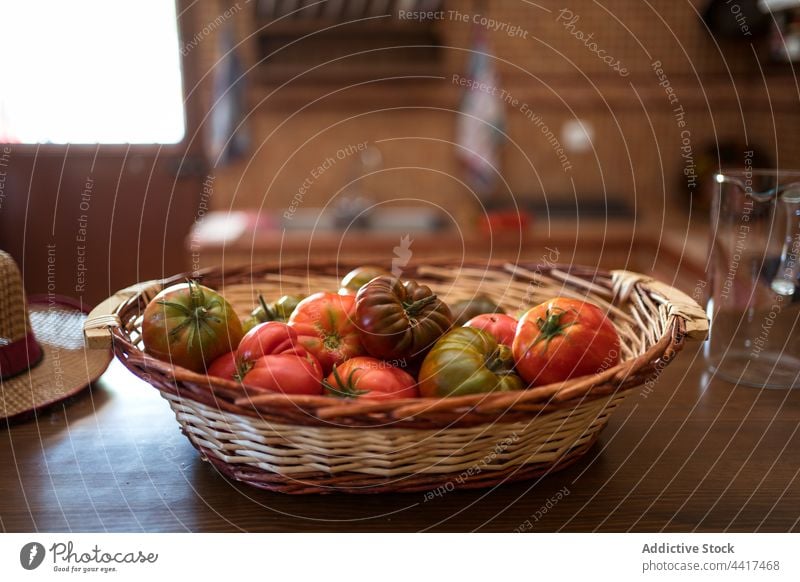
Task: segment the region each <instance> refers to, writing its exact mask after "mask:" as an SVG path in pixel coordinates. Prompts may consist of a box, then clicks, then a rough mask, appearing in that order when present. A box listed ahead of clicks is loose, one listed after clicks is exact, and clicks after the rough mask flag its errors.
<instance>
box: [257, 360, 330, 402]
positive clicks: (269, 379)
mask: <svg viewBox="0 0 800 582" xmlns="http://www.w3.org/2000/svg"><path fill="white" fill-rule="evenodd" d="M242 382H243V383H244V384H245V385H246V386H253V387H256V388H262V389H264V390H268V391H270V392H283V393H284V394H322V370H321V369H320V366H319V362H317V360H316V358H314V356H311V355H309V354H306V355H304V356H301V355H297V354H292V353H286V354H274V355H269V356H264V357H262V358H259V359H257V360H256V362H255V364H254V365H253V367H252V368H251V369H250V371H249V372H247V373H246V374H245V375H244V378H243V379H242Z"/></svg>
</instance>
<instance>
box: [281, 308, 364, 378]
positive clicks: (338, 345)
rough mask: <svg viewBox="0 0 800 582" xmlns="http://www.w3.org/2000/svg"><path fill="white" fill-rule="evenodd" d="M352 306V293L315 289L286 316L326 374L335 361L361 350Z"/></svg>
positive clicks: (304, 345)
mask: <svg viewBox="0 0 800 582" xmlns="http://www.w3.org/2000/svg"><path fill="white" fill-rule="evenodd" d="M354 309H355V298H354V297H353V296H352V295H337V294H336V293H315V294H314V295H311V296H309V297H306V298H305V299H303V300H302V301H301V302H300V303H299V304H298V305H297V307H296V308H295V310H294V312H293V313H292V316H291V317H290V318H289V325H290V326H291V327H292V328H293V329H294V330H295V331H296V332H297V335H298V336H299V343H300V345H302V346H303V347H304V348H305V349H306V350H308V352H309V353H310V354H311V355H313V356H314V357H315V358H317V360H319V363H320V365H321V366H322V370H323V372H324V373H325V374H328V373H330V371H331V370H332V369H333V366H334V364H339V363H341V362H343V361H345V360H346V359H348V358H352V357H354V356H359V355H361V354H363V353H364V348H363V347H362V345H361V338H360V337H359V334H358V330H357V328H356V325H355V321H354V320H353V311H354Z"/></svg>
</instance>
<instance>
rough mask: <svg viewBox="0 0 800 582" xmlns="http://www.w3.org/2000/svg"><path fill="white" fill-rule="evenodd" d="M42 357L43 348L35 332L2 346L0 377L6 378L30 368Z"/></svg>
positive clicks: (0, 351) (0, 352) (0, 350)
mask: <svg viewBox="0 0 800 582" xmlns="http://www.w3.org/2000/svg"><path fill="white" fill-rule="evenodd" d="M41 359H42V348H41V347H40V346H39V343H38V342H37V341H36V337H35V336H34V335H33V332H30V333H29V334H28V335H26V336H25V337H23V338H22V339H19V340H17V341H15V342H11V343H10V344H6V345H2V346H0V379H2V380H6V379H8V378H11V377H12V376H16V375H17V374H21V373H22V372H25V371H26V370H30V369H31V368H32V367H33V366H35V365H36V364H38V363H39V360H41Z"/></svg>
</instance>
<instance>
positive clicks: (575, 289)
mask: <svg viewBox="0 0 800 582" xmlns="http://www.w3.org/2000/svg"><path fill="white" fill-rule="evenodd" d="M356 266H357V265H356V264H348V263H346V262H341V261H340V262H338V263H336V264H302V265H294V266H286V265H283V266H281V267H280V269H279V268H278V267H276V266H264V267H259V268H247V269H230V270H227V271H221V270H219V269H211V270H207V271H205V272H203V273H201V275H200V277H199V280H201V281H202V282H203V283H204V284H206V285H208V286H210V287H212V288H215V289H218V290H219V291H221V292H222V293H223V295H224V296H225V297H226V298H227V299H228V300H229V301H230V302H231V303H232V304H233V305H234V307H235V308H236V309H237V311H238V312H239V313H240V315H242V316H244V315H246V314H247V313H248V312H249V310H250V309H251V308H252V306H253V305H255V303H256V297H257V294H258V293H259V292H260V293H262V294H264V295H265V296H278V295H283V294H287V293H294V292H297V293H311V292H314V291H319V290H335V289H336V288H337V287H338V281H339V278H340V277H341V275H342V274H343V273H346V272H347V271H348V270H350V269H351V268H354V267H356ZM403 277H406V278H414V279H416V280H417V281H420V282H422V283H425V284H427V285H429V286H430V287H431V288H432V289H433V290H434V291H435V292H436V293H437V294H439V296H440V297H442V298H443V299H444V300H445V301H448V302H450V301H456V300H458V299H461V298H465V297H470V296H472V295H474V294H475V293H476V292H478V291H480V292H482V293H485V294H486V295H488V296H490V297H491V298H492V299H494V300H495V301H496V302H498V303H500V304H501V305H503V306H504V307H505V308H506V309H507V310H508V312H509V313H512V314H515V313H517V312H518V311H519V310H520V309H522V308H526V307H528V306H532V305H534V304H536V303H539V302H541V301H543V300H545V299H548V298H551V297H554V296H567V297H576V298H586V299H588V300H590V301H592V302H594V303H596V304H598V305H600V306H601V307H603V308H604V309H605V310H607V313H608V314H609V316H610V318H611V320H612V321H613V322H614V325H615V326H616V327H617V330H618V332H619V334H620V337H621V340H622V341H621V344H622V346H621V348H622V363H621V364H619V365H617V366H615V367H613V368H610V369H608V370H605V371H602V372H600V373H598V374H595V375H592V376H586V377H582V378H576V379H573V380H570V381H567V382H564V383H561V384H553V385H548V386H539V387H536V388H532V389H528V390H524V391H519V392H507V393H495V394H492V393H489V394H477V395H470V396H462V397H454V398H442V399H437V398H417V399H405V400H395V401H389V402H369V401H364V400H362V401H359V400H342V399H339V398H334V397H330V396H289V395H284V394H269V395H263V394H261V395H258V396H254V397H252V398H251V397H249V396H248V395H247V394H246V393H245V391H244V390H243V388H242V387H241V386H240V385H239V384H237V383H236V382H232V381H226V380H222V379H218V378H209V377H207V376H204V375H200V374H195V373H193V372H190V371H188V370H186V369H184V368H180V367H176V366H172V365H170V364H169V363H166V362H162V361H159V360H157V359H155V358H152V357H150V356H148V355H146V354H145V353H143V351H142V344H141V319H142V318H141V315H142V313H143V311H144V307H145V306H146V304H147V303H148V302H149V300H150V299H152V298H153V297H154V296H155V295H156V293H158V292H159V291H160V290H161V289H162V288H164V287H166V286H168V285H171V284H173V283H175V282H179V281H181V280H183V279H184V276H183V275H181V276H177V277H173V278H171V279H168V280H163V281H151V282H147V283H142V284H139V285H136V286H134V287H131V288H128V289H125V290H123V291H120V292H118V293H117V294H115V295H114V296H113V297H110V298H109V299H107V300H106V301H104V302H103V303H102V304H101V305H99V306H98V307H97V308H96V309H95V310H94V311H93V312H92V314H91V315H90V317H89V319H88V320H87V322H86V325H85V335H86V338H87V341H88V342H89V344H90V345H91V346H100V345H108V342H110V341H112V338H113V346H114V351H115V353H116V355H117V356H118V357H119V358H120V360H121V361H122V362H123V363H124V364H125V366H127V367H128V369H129V370H131V371H132V372H133V373H134V374H136V375H137V376H139V377H140V378H143V379H145V380H146V381H147V382H149V383H150V384H152V385H153V386H155V387H156V388H157V389H158V390H159V391H160V392H161V394H162V395H163V396H164V398H166V399H167V401H168V402H169V404H170V406H171V407H172V409H173V411H174V412H175V415H176V417H177V420H178V422H179V423H180V425H181V427H182V429H183V432H184V433H185V434H186V436H187V437H188V438H189V440H190V441H191V442H192V444H193V445H194V446H195V447H197V449H198V450H199V451H200V452H201V454H202V456H203V458H204V459H207V460H208V461H210V462H211V463H212V464H213V465H214V466H215V467H217V468H218V469H219V470H220V471H221V472H222V473H224V474H225V475H227V476H229V477H231V478H233V479H236V480H239V481H243V482H246V483H249V484H251V485H254V486H256V487H261V488H264V489H271V490H275V491H281V492H285V493H325V492H342V491H345V492H351V493H376V492H383V491H421V490H436V489H437V488H444V489H446V490H450V489H454V488H458V487H484V486H490V485H494V484H497V483H500V482H505V481H514V480H519V479H529V478H532V477H536V476H541V475H543V474H545V473H549V472H552V471H555V470H558V469H560V468H563V467H565V466H567V465H569V464H570V463H572V462H574V461H575V460H576V459H578V458H579V457H580V456H581V455H582V454H583V453H585V452H586V451H587V450H588V449H589V447H591V446H592V444H593V443H594V441H595V440H596V439H597V437H598V435H599V433H600V431H601V430H602V429H603V428H604V427H605V425H606V423H607V421H608V417H609V415H610V414H611V413H612V411H613V410H614V408H615V407H616V406H617V405H619V403H620V402H621V401H622V399H623V398H624V397H625V395H626V394H627V393H628V392H630V391H631V390H632V389H633V388H634V387H636V386H637V385H640V384H642V383H645V382H648V381H651V380H652V379H653V378H654V377H655V376H656V375H657V374H658V373H659V372H660V371H661V369H662V368H663V367H664V366H665V365H666V364H668V363H669V362H670V361H671V360H672V359H673V358H674V357H675V355H676V354H677V353H678V351H679V350H680V349H681V347H682V346H683V342H684V339H685V338H687V337H689V338H694V339H703V338H705V336H706V333H707V329H708V325H707V323H708V322H707V319H706V316H705V314H704V312H703V311H702V309H701V308H700V307H699V306H698V305H697V304H696V303H695V302H694V301H693V300H692V299H691V298H690V297H688V296H687V295H685V294H684V293H682V292H680V291H678V290H676V289H674V288H672V287H669V286H667V285H664V284H663V283H659V282H658V281H654V280H653V279H651V278H649V277H646V276H644V275H639V274H637V273H632V272H628V271H612V272H604V271H597V270H595V269H588V268H581V267H574V266H570V267H564V266H555V267H548V268H542V267H539V266H536V265H532V264H528V265H526V264H519V265H510V264H505V263H492V264H490V265H489V266H488V267H487V265H486V264H472V265H469V264H468V265H464V264H462V265H461V266H459V267H457V268H456V267H451V266H448V264H447V263H444V262H441V263H428V264H417V265H414V264H412V265H410V266H408V267H407V268H406V269H405V270H404V273H403Z"/></svg>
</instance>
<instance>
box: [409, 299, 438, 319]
mask: <svg viewBox="0 0 800 582" xmlns="http://www.w3.org/2000/svg"><path fill="white" fill-rule="evenodd" d="M436 299H437V297H436V295H428V296H427V297H423V298H422V299H417V300H416V301H414V302H413V303H403V309H405V311H406V313H407V314H408V315H409V317H415V316H417V315H419V313H420V312H421V311H422V310H423V309H425V308H426V307H427V306H428V305H430V304H431V303H433V302H434V301H436Z"/></svg>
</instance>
